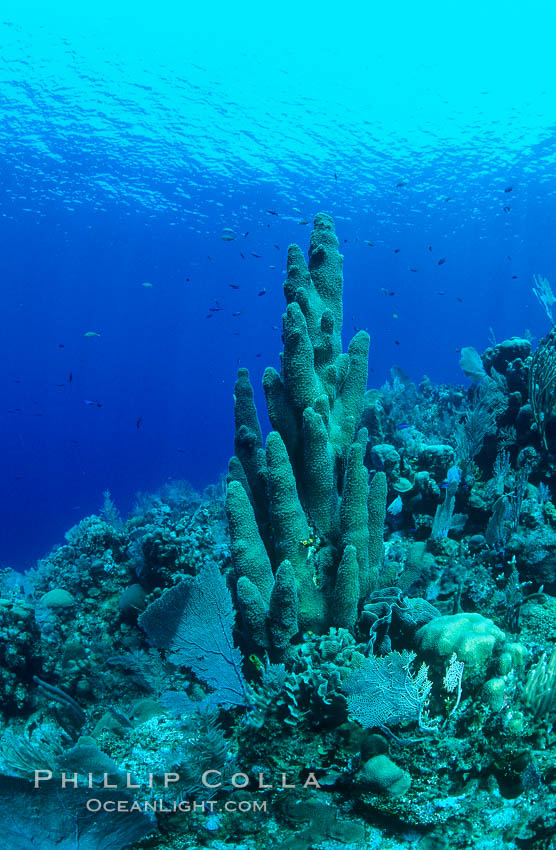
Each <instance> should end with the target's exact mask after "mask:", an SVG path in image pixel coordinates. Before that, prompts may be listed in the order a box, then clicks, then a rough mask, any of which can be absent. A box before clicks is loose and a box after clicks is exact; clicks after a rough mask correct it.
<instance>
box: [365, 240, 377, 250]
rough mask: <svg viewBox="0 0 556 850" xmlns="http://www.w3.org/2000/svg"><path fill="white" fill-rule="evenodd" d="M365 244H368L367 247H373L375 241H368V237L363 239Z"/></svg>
mask: <svg viewBox="0 0 556 850" xmlns="http://www.w3.org/2000/svg"><path fill="white" fill-rule="evenodd" d="M365 245H368V246H369V248H374V247H375V243H374V242H369V240H368V239H365Z"/></svg>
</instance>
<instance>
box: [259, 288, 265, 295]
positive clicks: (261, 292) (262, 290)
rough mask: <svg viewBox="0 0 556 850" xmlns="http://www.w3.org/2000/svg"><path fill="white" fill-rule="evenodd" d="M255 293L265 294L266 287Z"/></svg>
mask: <svg viewBox="0 0 556 850" xmlns="http://www.w3.org/2000/svg"><path fill="white" fill-rule="evenodd" d="M257 295H266V289H264V288H263V289H261V291H260V292H257Z"/></svg>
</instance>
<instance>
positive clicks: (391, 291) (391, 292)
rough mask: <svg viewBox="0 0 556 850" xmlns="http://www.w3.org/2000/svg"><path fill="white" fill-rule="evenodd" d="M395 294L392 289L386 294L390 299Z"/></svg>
mask: <svg viewBox="0 0 556 850" xmlns="http://www.w3.org/2000/svg"><path fill="white" fill-rule="evenodd" d="M395 294H396V293H395V292H394V290H393V289H391V290H390V292H389V293H388V295H390V297H392V295H395Z"/></svg>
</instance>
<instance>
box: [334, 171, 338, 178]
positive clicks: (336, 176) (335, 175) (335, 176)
mask: <svg viewBox="0 0 556 850" xmlns="http://www.w3.org/2000/svg"><path fill="white" fill-rule="evenodd" d="M337 179H338V175H337V174H336V172H334V180H337Z"/></svg>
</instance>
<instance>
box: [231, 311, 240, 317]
mask: <svg viewBox="0 0 556 850" xmlns="http://www.w3.org/2000/svg"><path fill="white" fill-rule="evenodd" d="M232 316H234V317H235V316H241V311H240V310H238V312H237V313H232Z"/></svg>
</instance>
